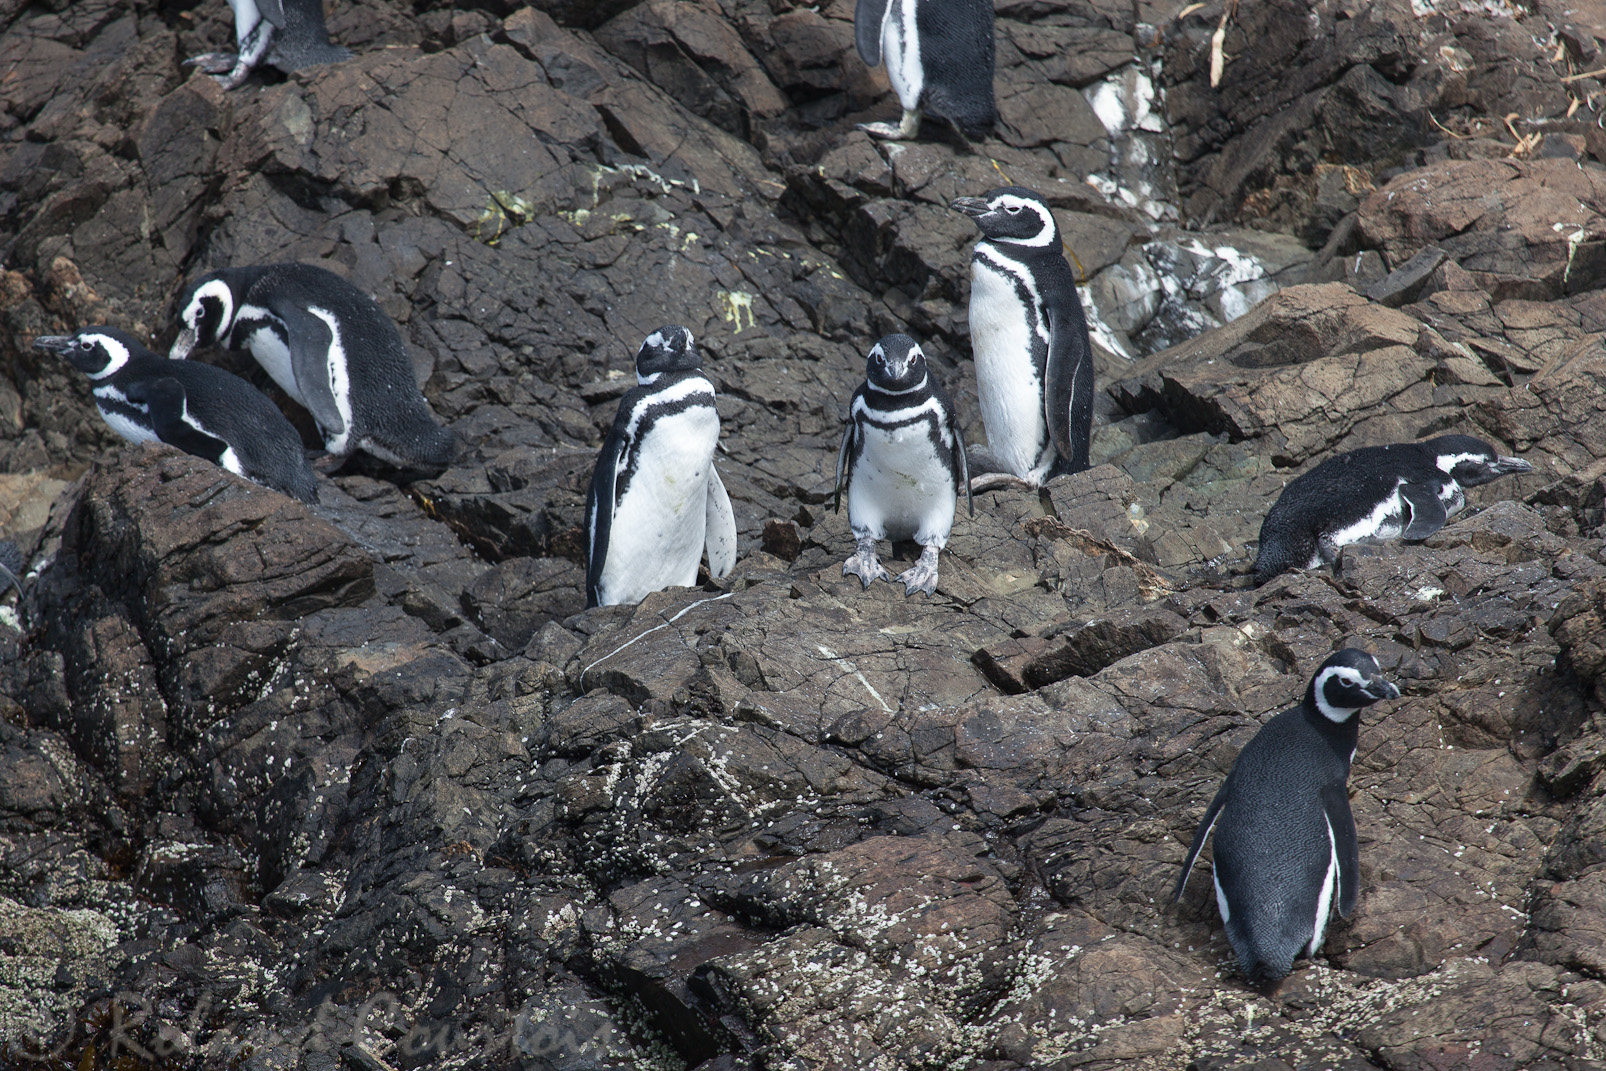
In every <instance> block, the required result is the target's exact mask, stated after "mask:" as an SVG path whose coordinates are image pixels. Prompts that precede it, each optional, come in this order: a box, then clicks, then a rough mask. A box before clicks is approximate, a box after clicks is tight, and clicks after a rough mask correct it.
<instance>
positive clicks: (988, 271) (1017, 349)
mask: <svg viewBox="0 0 1606 1071" xmlns="http://www.w3.org/2000/svg"><path fill="white" fill-rule="evenodd" d="M1022 285H1024V286H1026V287H1027V291H1028V297H1027V300H1031V298H1030V281H1029V279H1027V280H1019V279H1017V277H1016V276H1015V275H1014V274H1013V273H1011V272H1009V271H1008V270H1007V269H1005V268H1002V267H1000V266H996V265H994V264H991V263H989V262H988V261H986V260H982V259H977V260H974V261H972V262H971V272H970V345H971V351H972V353H973V355H974V358H975V362H976V394H977V400H978V401H979V402H980V403H981V419H982V423H983V424H984V425H986V428H987V446H988V449H989V450H991V452H992V454H993V456H994V457H996V458H997V459H998V460H999V461H1000V462H1002V463H1003V464H1004V465H1005V466H1006V467H1007V468H1008V469H1009V471H1011V472H1013V473H1014V474H1015V475H1016V476H1019V477H1021V478H1023V479H1041V478H1042V476H1043V475H1044V474H1045V473H1047V472H1048V469H1049V466H1050V465H1052V464H1053V460H1054V455H1053V451H1052V449H1048V447H1049V438H1048V421H1047V418H1046V416H1045V415H1044V410H1043V381H1042V379H1041V378H1040V377H1039V375H1038V372H1037V365H1036V362H1035V361H1034V360H1033V358H1032V352H1033V347H1034V345H1035V346H1042V347H1043V348H1044V349H1045V350H1046V348H1047V347H1046V342H1045V340H1042V339H1041V338H1040V336H1039V334H1038V332H1037V330H1036V329H1035V326H1034V325H1035V323H1036V322H1037V316H1036V313H1035V311H1034V310H1033V309H1030V308H1028V307H1027V306H1026V304H1025V302H1024V301H1023V300H1022V296H1021V292H1020V288H1021V286H1022ZM1045 451H1046V457H1045Z"/></svg>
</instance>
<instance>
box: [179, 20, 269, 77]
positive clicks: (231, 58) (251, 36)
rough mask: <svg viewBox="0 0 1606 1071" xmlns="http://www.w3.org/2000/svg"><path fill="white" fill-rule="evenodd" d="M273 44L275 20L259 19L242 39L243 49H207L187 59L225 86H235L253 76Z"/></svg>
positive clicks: (188, 63)
mask: <svg viewBox="0 0 1606 1071" xmlns="http://www.w3.org/2000/svg"><path fill="white" fill-rule="evenodd" d="M272 44H273V23H271V22H269V21H268V20H267V19H259V20H258V21H257V24H256V25H255V26H253V27H252V28H251V30H250V32H248V33H247V34H246V35H245V36H244V37H243V38H241V39H240V51H239V52H237V53H236V52H206V53H203V54H202V55H199V56H191V57H190V58H189V59H187V60H185V61H184V63H185V64H186V65H192V64H193V65H194V66H196V67H199V68H201V70H203V71H205V72H206V73H207V74H209V75H211V76H212V77H213V78H215V79H217V84H218V85H220V86H222V87H223V88H224V89H233V88H234V87H235V86H238V85H239V84H240V83H241V82H244V81H245V80H246V79H247V78H249V77H250V75H251V69H252V68H253V67H255V66H256V65H257V64H258V63H261V62H262V58H263V57H264V56H266V55H267V54H268V49H269V48H270V47H271V46H272Z"/></svg>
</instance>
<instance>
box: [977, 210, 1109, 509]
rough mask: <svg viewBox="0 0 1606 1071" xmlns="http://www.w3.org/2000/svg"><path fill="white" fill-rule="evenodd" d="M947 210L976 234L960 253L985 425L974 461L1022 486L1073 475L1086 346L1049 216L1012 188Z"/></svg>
mask: <svg viewBox="0 0 1606 1071" xmlns="http://www.w3.org/2000/svg"><path fill="white" fill-rule="evenodd" d="M953 208H954V210H955V211H958V212H963V213H964V214H965V215H967V216H970V217H971V218H972V219H974V220H975V221H976V225H977V226H979V227H980V228H981V232H982V238H981V240H980V241H978V242H977V243H976V249H975V251H974V252H973V253H972V254H971V258H970V344H971V350H972V352H973V353H974V355H975V361H976V394H977V398H978V400H979V401H980V403H981V418H982V423H983V424H984V425H985V426H986V428H987V451H986V453H985V454H983V453H982V452H980V451H977V452H976V455H975V458H974V460H975V461H977V462H981V464H978V465H977V466H976V467H977V468H979V469H980V470H981V472H982V473H987V472H1002V473H1009V474H1011V475H1013V476H1015V477H1016V478H1018V479H1020V480H1022V481H1024V482H1025V483H1026V484H1027V485H1029V486H1032V487H1037V486H1040V485H1041V484H1042V483H1043V481H1045V480H1047V479H1049V478H1050V477H1052V476H1059V475H1063V474H1065V473H1068V472H1080V471H1082V470H1083V469H1085V468H1087V467H1088V464H1089V459H1088V453H1089V450H1090V448H1091V444H1092V434H1093V346H1092V342H1091V341H1090V340H1089V338H1088V333H1087V318H1086V317H1085V316H1084V315H1083V313H1082V301H1081V299H1080V298H1079V297H1077V294H1076V276H1075V275H1074V274H1072V272H1071V266H1070V264H1069V263H1067V262H1066V260H1065V254H1064V252H1063V251H1062V248H1063V247H1062V244H1061V241H1060V232H1059V225H1058V224H1057V223H1056V222H1055V220H1054V213H1053V212H1051V211H1050V210H1049V207H1048V205H1047V204H1046V203H1045V202H1044V201H1043V199H1042V198H1041V197H1039V196H1038V195H1037V194H1035V193H1033V192H1032V191H1031V190H1028V189H1024V188H1022V187H1020V186H1004V187H1001V188H1000V189H996V190H992V191H990V192H988V194H987V196H986V197H961V198H959V199H958V200H956V201H954V203H953ZM979 478H980V477H978V479H979Z"/></svg>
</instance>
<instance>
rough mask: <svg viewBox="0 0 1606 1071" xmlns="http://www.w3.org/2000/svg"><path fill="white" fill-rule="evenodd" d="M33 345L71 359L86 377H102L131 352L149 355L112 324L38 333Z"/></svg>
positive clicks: (118, 366) (115, 371)
mask: <svg viewBox="0 0 1606 1071" xmlns="http://www.w3.org/2000/svg"><path fill="white" fill-rule="evenodd" d="M33 348H34V349H36V350H42V351H44V352H45V353H54V354H55V355H56V356H58V357H65V358H66V359H67V360H69V361H71V362H72V364H73V367H74V368H77V369H78V370H79V371H80V372H82V373H84V374H85V375H86V376H88V377H89V378H90V379H105V378H106V377H107V376H111V375H116V374H117V372H118V370H119V369H121V368H122V367H123V365H125V364H127V363H128V361H129V358H131V357H135V356H146V357H149V356H153V355H152V354H151V352H150V351H149V350H147V349H146V348H145V347H144V346H141V345H140V344H139V342H138V341H137V340H136V339H135V338H134V336H133V335H130V334H129V333H128V332H126V331H120V330H118V329H117V328H115V327H85V328H81V329H80V330H79V331H78V333H77V334H74V335H65V336H62V335H40V336H39V337H38V338H36V339H34V340H33Z"/></svg>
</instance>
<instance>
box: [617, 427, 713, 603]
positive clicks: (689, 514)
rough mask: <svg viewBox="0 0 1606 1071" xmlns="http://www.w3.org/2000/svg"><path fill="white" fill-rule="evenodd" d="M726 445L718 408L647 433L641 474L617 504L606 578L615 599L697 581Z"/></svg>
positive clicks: (638, 467)
mask: <svg viewBox="0 0 1606 1071" xmlns="http://www.w3.org/2000/svg"><path fill="white" fill-rule="evenodd" d="M718 444H719V415H718V414H717V413H716V412H715V411H714V409H713V407H712V406H696V407H694V408H691V409H687V410H685V411H683V412H680V413H676V414H674V415H673V416H666V417H663V418H661V419H659V420H658V421H656V422H655V423H654V424H653V425H652V426H651V428H650V429H649V430H648V431H647V433H646V434H645V435H644V436H643V437H642V439H641V442H640V444H639V446H638V447H637V449H636V452H635V455H634V456H635V471H634V472H633V473H632V474H631V476H630V481H629V485H628V486H627V487H626V488H625V491H624V494H623V495H622V496H621V497H620V499H619V501H617V502H616V503H615V504H614V511H613V524H612V526H611V527H610V529H609V534H608V558H607V562H606V564H605V565H604V566H603V569H602V576H601V582H600V584H601V587H602V589H603V591H604V592H605V593H606V595H607V601H610V602H636V601H639V600H641V599H643V598H645V597H646V596H647V595H649V594H651V593H652V592H654V591H658V590H660V589H662V588H666V587H688V586H690V585H692V584H695V583H696V582H697V563H698V562H699V561H701V560H702V556H703V543H704V539H705V536H706V530H707V504H708V476H709V470H710V468H711V467H712V466H713V463H714V449H715V447H716V446H717V445H718Z"/></svg>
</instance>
